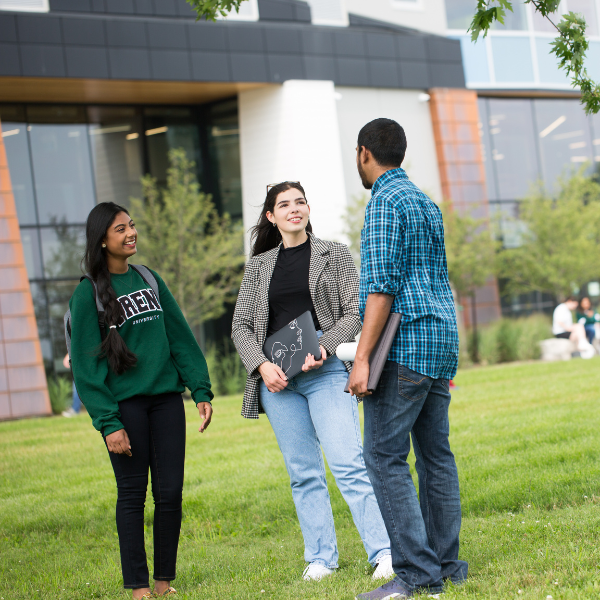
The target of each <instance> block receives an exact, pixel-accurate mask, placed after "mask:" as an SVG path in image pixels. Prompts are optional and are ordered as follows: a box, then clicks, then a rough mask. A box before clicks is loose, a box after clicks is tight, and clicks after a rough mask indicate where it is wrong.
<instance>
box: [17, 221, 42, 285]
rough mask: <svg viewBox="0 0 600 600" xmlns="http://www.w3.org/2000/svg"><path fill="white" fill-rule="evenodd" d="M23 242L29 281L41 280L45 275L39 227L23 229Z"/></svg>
mask: <svg viewBox="0 0 600 600" xmlns="http://www.w3.org/2000/svg"><path fill="white" fill-rule="evenodd" d="M21 242H22V243H23V254H24V255H25V266H26V267H27V276H28V277H29V279H41V278H42V277H43V276H44V273H43V270H42V256H41V253H40V239H39V229H38V228H37V227H22V228H21Z"/></svg>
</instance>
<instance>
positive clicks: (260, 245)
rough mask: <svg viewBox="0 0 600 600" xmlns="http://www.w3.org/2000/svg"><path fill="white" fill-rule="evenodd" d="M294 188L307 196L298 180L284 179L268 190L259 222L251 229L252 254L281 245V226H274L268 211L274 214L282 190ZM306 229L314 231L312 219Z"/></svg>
mask: <svg viewBox="0 0 600 600" xmlns="http://www.w3.org/2000/svg"><path fill="white" fill-rule="evenodd" d="M292 188H293V189H296V190H298V191H300V192H302V195H303V196H304V197H305V198H306V194H305V193H304V188H303V187H302V186H301V185H300V184H299V183H298V182H296V181H284V182H283V183H278V184H277V185H274V186H273V187H272V188H270V189H269V191H268V192H267V197H266V199H265V203H264V204H263V207H262V209H261V212H260V217H259V218H258V222H257V223H256V225H255V226H254V227H253V228H252V229H251V230H250V245H251V247H252V252H251V256H256V255H258V254H262V253H263V252H266V251H267V250H271V248H275V247H276V246H279V243H280V242H281V233H279V227H273V223H271V221H269V219H267V212H270V213H271V214H272V213H273V210H274V208H275V201H276V200H277V196H279V194H281V192H285V191H287V190H290V189H292ZM306 231H309V232H312V225H311V224H310V221H309V222H308V223H307V225H306Z"/></svg>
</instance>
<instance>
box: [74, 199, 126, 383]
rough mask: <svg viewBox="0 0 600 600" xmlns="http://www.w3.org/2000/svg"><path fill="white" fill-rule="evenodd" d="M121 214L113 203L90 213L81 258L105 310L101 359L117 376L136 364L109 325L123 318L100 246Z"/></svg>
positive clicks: (99, 205) (103, 205)
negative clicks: (105, 361) (104, 330)
mask: <svg viewBox="0 0 600 600" xmlns="http://www.w3.org/2000/svg"><path fill="white" fill-rule="evenodd" d="M120 212H124V213H127V215H129V211H128V210H127V209H126V208H123V207H122V206H119V205H118V204H115V203H114V202H102V203H100V204H98V205H97V206H95V207H94V208H93V209H92V210H91V212H90V214H89V215H88V218H87V222H86V225H85V236H86V244H85V254H84V256H83V265H84V267H85V271H86V273H88V274H89V275H90V276H91V278H92V279H93V280H94V281H95V282H96V287H97V288H98V297H99V298H100V302H102V304H103V306H104V311H105V315H104V320H105V326H106V338H104V340H103V341H102V344H101V345H100V356H105V357H106V359H107V360H108V364H109V366H110V368H111V369H112V370H113V371H114V372H115V373H116V374H117V375H120V374H121V373H124V372H125V371H127V370H128V369H131V367H133V366H135V364H136V363H137V357H136V355H135V354H134V353H133V352H132V351H131V350H129V348H128V347H127V344H125V340H124V339H123V338H122V337H121V335H120V334H119V332H118V331H117V329H116V328H114V327H113V328H112V329H110V326H111V325H118V324H119V323H120V321H121V320H122V318H123V316H124V315H123V308H122V307H121V303H120V302H119V301H118V300H117V295H116V294H115V290H113V288H112V286H111V284H110V272H109V271H108V264H107V262H106V249H105V248H102V243H103V240H104V238H105V237H106V233H107V231H108V228H109V227H110V226H111V225H112V224H113V223H114V220H115V217H116V216H117V215H118V214H119V213H120Z"/></svg>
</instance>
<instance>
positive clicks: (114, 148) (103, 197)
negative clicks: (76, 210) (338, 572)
mask: <svg viewBox="0 0 600 600" xmlns="http://www.w3.org/2000/svg"><path fill="white" fill-rule="evenodd" d="M88 114H89V116H90V121H91V122H92V123H94V124H93V125H90V128H89V136H90V145H91V149H92V161H93V165H94V179H95V184H96V201H97V202H116V203H117V204H120V205H122V206H125V207H127V206H129V199H130V198H131V197H139V196H140V195H141V184H140V178H141V177H142V175H143V171H142V147H141V142H142V139H141V137H140V134H141V130H142V127H141V122H140V119H139V118H138V116H137V115H136V110H135V109H134V108H129V107H101V106H93V107H90V108H89V109H88Z"/></svg>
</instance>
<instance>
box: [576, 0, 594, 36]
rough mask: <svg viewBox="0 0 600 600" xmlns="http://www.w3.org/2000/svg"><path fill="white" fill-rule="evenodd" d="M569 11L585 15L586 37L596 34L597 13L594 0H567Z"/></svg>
mask: <svg viewBox="0 0 600 600" xmlns="http://www.w3.org/2000/svg"><path fill="white" fill-rule="evenodd" d="M569 11H572V12H574V13H581V14H582V15H583V16H584V17H585V23H586V28H585V33H586V37H587V36H590V35H598V13H597V12H596V3H595V2H594V0H569Z"/></svg>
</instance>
